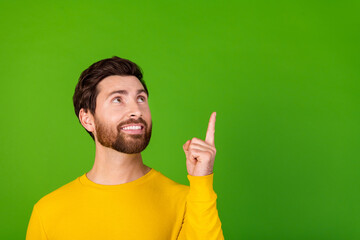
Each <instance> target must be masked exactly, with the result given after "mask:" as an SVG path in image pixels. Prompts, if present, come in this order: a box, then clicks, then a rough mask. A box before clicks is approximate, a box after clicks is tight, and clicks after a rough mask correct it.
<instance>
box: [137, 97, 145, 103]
mask: <svg viewBox="0 0 360 240" xmlns="http://www.w3.org/2000/svg"><path fill="white" fill-rule="evenodd" d="M138 99H141V101H142V102H145V100H146V98H145V97H144V96H139V97H138Z"/></svg>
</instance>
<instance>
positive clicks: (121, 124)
mask: <svg viewBox="0 0 360 240" xmlns="http://www.w3.org/2000/svg"><path fill="white" fill-rule="evenodd" d="M131 123H134V124H135V123H142V124H144V126H145V129H147V127H148V125H147V123H146V122H145V120H144V119H142V118H138V119H132V118H131V119H129V120H126V121H124V122H122V123H120V124H119V125H118V127H117V129H118V130H119V131H120V129H121V128H122V126H124V125H127V124H131Z"/></svg>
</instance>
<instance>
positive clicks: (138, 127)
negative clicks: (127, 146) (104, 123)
mask: <svg viewBox="0 0 360 240" xmlns="http://www.w3.org/2000/svg"><path fill="white" fill-rule="evenodd" d="M144 129H145V127H144V125H142V124H128V125H125V126H122V127H121V131H123V132H126V133H128V134H142V133H143V132H144Z"/></svg>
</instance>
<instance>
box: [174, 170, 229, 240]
mask: <svg viewBox="0 0 360 240" xmlns="http://www.w3.org/2000/svg"><path fill="white" fill-rule="evenodd" d="M213 176H214V174H213V173H212V174H210V175H207V176H191V175H188V176H187V177H188V179H189V182H190V190H189V193H188V196H187V200H186V210H185V215H184V219H183V224H182V227H181V230H180V233H179V236H178V240H185V239H187V240H197V239H199V240H200V239H206V240H222V239H224V236H223V232H222V229H221V222H220V218H219V215H218V211H217V208H216V199H217V195H216V193H215V192H214V189H213Z"/></svg>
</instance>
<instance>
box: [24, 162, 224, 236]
mask: <svg viewBox="0 0 360 240" xmlns="http://www.w3.org/2000/svg"><path fill="white" fill-rule="evenodd" d="M188 179H189V182H190V187H189V186H185V185H181V184H178V183H176V182H174V181H172V180H171V179H169V178H167V177H166V176H164V175H163V174H162V173H160V172H159V171H156V170H155V169H151V170H150V171H149V172H148V173H147V174H145V175H144V176H142V177H140V178H138V179H136V180H135V181H132V182H128V183H124V184H119V185H102V184H97V183H94V182H92V181H90V180H89V179H88V178H87V176H86V174H84V175H82V176H80V177H78V178H76V179H75V180H73V181H72V182H70V183H68V184H66V185H64V186H62V187H60V188H58V189H57V190H55V191H53V192H51V193H49V194H47V195H46V196H44V197H43V198H41V199H40V200H39V201H38V202H37V203H36V204H35V205H34V208H33V211H32V214H31V217H30V221H29V225H28V228H27V234H26V240H35V239H36V240H45V239H47V240H72V239H74V240H82V239H84V240H85V239H86V240H93V239H96V240H110V239H111V240H112V239H114V240H115V239H116V240H119V239H126V240H133V239H136V240H138V239H141V240H147V239H154V240H155V239H156V240H162V239H164V240H172V239H174V240H175V239H178V240H180V239H189V240H193V239H194V240H197V239H201V240H211V239H224V237H223V232H222V229H221V222H220V219H219V216H218V211H217V208H216V198H217V195H216V193H215V192H214V190H213V174H211V175H207V176H201V177H196V176H191V175H188Z"/></svg>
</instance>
